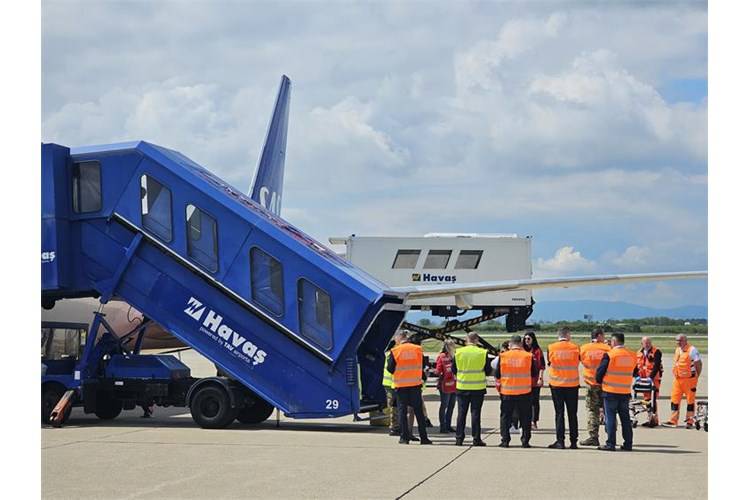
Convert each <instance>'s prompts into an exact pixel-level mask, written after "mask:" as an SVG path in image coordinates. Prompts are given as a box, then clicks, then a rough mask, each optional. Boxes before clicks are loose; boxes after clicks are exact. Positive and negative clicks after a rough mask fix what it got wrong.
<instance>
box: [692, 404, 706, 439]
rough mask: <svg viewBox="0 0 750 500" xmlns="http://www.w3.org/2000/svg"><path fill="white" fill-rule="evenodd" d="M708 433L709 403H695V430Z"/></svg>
mask: <svg viewBox="0 0 750 500" xmlns="http://www.w3.org/2000/svg"><path fill="white" fill-rule="evenodd" d="M701 427H703V430H704V431H706V432H708V401H696V402H695V428H696V429H698V430H701Z"/></svg>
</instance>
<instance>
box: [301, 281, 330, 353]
mask: <svg viewBox="0 0 750 500" xmlns="http://www.w3.org/2000/svg"><path fill="white" fill-rule="evenodd" d="M297 304H298V309H299V322H300V333H302V335H303V336H304V337H307V338H308V339H310V340H312V341H313V343H315V344H317V345H318V346H320V347H322V348H324V349H330V348H331V346H332V345H333V329H332V327H331V297H330V296H329V295H328V294H327V293H326V292H324V291H323V290H321V289H320V288H318V287H317V286H315V285H313V284H312V283H310V282H309V281H307V280H306V279H301V280H299V281H298V282H297Z"/></svg>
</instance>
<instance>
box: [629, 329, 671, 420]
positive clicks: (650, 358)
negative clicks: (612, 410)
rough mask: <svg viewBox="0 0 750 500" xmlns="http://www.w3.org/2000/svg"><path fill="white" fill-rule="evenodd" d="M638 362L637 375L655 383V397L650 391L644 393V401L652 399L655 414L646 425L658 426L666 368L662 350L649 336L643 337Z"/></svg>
mask: <svg viewBox="0 0 750 500" xmlns="http://www.w3.org/2000/svg"><path fill="white" fill-rule="evenodd" d="M637 355H638V363H637V364H636V367H635V373H634V374H633V375H634V376H636V377H640V378H641V379H651V381H652V382H653V384H654V394H653V396H654V397H653V398H652V397H651V394H650V393H646V394H644V395H643V399H644V401H650V402H651V407H652V408H653V414H652V417H651V420H650V421H649V422H646V423H645V424H644V425H645V426H647V427H656V426H657V425H659V408H658V407H657V400H658V399H659V389H660V388H661V377H662V375H663V374H664V369H663V368H662V363H661V358H662V354H661V350H659V349H658V348H657V347H656V346H655V345H653V343H651V339H650V338H649V337H643V338H642V339H641V349H640V350H639V351H638V353H637Z"/></svg>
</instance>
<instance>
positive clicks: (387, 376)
mask: <svg viewBox="0 0 750 500" xmlns="http://www.w3.org/2000/svg"><path fill="white" fill-rule="evenodd" d="M383 387H388V388H390V389H393V375H391V372H389V371H388V356H387V355H386V357H385V365H384V366H383Z"/></svg>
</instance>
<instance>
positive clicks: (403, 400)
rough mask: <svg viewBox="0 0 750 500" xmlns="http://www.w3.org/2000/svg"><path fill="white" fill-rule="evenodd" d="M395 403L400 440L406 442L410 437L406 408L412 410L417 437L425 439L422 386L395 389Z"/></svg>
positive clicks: (425, 428) (425, 426) (425, 425)
mask: <svg viewBox="0 0 750 500" xmlns="http://www.w3.org/2000/svg"><path fill="white" fill-rule="evenodd" d="M396 401H397V404H398V423H399V427H401V439H404V440H407V441H408V440H409V438H410V437H411V436H410V433H411V427H410V426H409V418H408V414H407V411H406V410H407V407H408V406H411V407H412V408H414V416H415V417H416V419H417V427H418V428H419V437H420V438H421V439H423V440H424V439H427V423H426V422H425V418H424V412H423V411H422V386H421V385H417V386H415V387H399V388H397V389H396Z"/></svg>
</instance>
